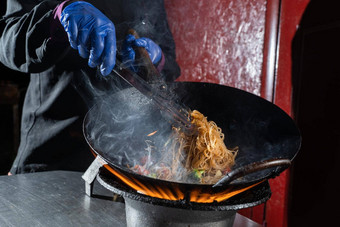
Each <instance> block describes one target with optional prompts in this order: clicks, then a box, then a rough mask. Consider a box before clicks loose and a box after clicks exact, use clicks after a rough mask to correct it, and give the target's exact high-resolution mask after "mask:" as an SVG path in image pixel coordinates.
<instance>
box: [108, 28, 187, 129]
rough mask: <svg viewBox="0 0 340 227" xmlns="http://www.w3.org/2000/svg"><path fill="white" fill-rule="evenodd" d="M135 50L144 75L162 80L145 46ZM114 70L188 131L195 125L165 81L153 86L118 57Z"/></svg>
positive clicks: (135, 34) (136, 35)
mask: <svg viewBox="0 0 340 227" xmlns="http://www.w3.org/2000/svg"><path fill="white" fill-rule="evenodd" d="M128 33H129V34H132V35H134V36H135V37H136V38H139V36H138V34H137V32H136V31H135V30H133V29H130V30H129V32H128ZM135 51H136V58H138V59H139V61H141V65H142V66H143V71H142V73H143V74H144V77H146V79H147V80H150V81H153V80H154V81H160V78H161V76H160V74H159V72H158V70H157V69H156V68H155V66H154V65H153V63H152V61H151V59H150V57H149V54H148V52H147V51H146V50H145V48H143V47H136V49H135ZM138 55H139V56H138ZM112 71H113V72H114V73H115V74H117V75H118V76H120V77H121V78H122V79H124V80H125V81H126V82H127V83H129V84H130V85H131V86H133V87H135V88H136V89H137V90H138V91H139V92H141V93H142V94H143V95H145V96H146V97H148V98H149V99H151V100H152V101H153V102H154V103H155V104H156V105H157V106H158V107H159V108H160V109H161V110H163V111H165V112H166V113H167V114H169V115H170V117H172V118H173V119H174V120H175V121H176V122H177V123H179V124H180V126H182V127H183V129H184V130H185V131H186V132H190V131H192V129H193V126H192V124H191V121H190V114H189V111H188V108H186V107H185V106H184V104H183V103H178V102H175V100H173V99H172V98H171V97H172V96H173V95H172V94H171V93H170V91H169V90H168V89H167V86H166V84H165V83H156V84H155V86H152V85H151V84H149V83H148V82H147V81H146V80H144V79H143V78H142V77H141V76H140V75H138V74H137V73H135V72H133V71H132V70H130V69H129V68H128V67H126V66H125V65H124V64H123V63H122V62H120V61H119V60H118V59H117V60H116V67H115V68H114V69H113V70H112Z"/></svg>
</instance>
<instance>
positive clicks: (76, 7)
mask: <svg viewBox="0 0 340 227" xmlns="http://www.w3.org/2000/svg"><path fill="white" fill-rule="evenodd" d="M60 22H61V24H62V25H63V27H64V29H65V31H66V33H67V35H68V38H69V41H70V45H71V47H72V48H74V49H76V50H78V52H79V54H80V56H81V57H83V58H88V59H89V60H88V65H89V66H90V67H92V68H94V67H96V66H98V65H100V72H101V73H102V75H104V76H106V75H108V74H109V73H110V72H111V71H112V69H113V67H114V66H115V64H116V34H115V26H114V24H113V23H112V22H111V21H110V20H109V19H108V18H107V17H106V16H105V15H104V14H103V13H102V12H100V11H99V10H98V9H97V8H95V7H94V6H93V5H91V4H90V3H88V2H82V1H79V2H74V3H71V4H70V5H68V6H66V7H65V9H64V10H63V11H62V13H61V17H60Z"/></svg>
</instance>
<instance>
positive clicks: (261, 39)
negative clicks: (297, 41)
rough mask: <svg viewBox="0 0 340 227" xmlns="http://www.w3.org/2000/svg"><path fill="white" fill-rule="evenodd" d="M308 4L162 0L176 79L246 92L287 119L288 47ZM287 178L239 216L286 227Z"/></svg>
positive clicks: (261, 0)
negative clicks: (176, 65)
mask: <svg viewBox="0 0 340 227" xmlns="http://www.w3.org/2000/svg"><path fill="white" fill-rule="evenodd" d="M308 2H309V1H308V0H281V1H279V0H268V1H266V0H243V1H238V0H214V1H206V0H186V1H181V0H165V5H166V8H167V12H168V19H169V25H170V28H171V30H172V32H173V35H174V39H175V42H176V53H177V60H178V63H179V65H180V67H181V70H182V74H181V76H180V78H179V80H180V81H204V82H211V83H218V84H223V85H228V86H232V87H236V88H239V89H242V90H246V91H248V92H251V93H253V94H256V95H259V96H262V97H264V98H266V99H268V100H269V101H272V102H274V103H275V104H276V105H278V106H280V107H281V108H282V109H283V110H285V111H286V112H287V113H288V114H290V115H292V109H291V103H292V99H291V93H292V84H291V72H290V67H291V62H290V61H291V58H290V48H291V47H290V45H291V40H292V37H293V35H294V33H295V31H296V26H297V24H298V22H299V20H300V17H301V15H302V13H303V10H304V8H305V7H306V5H307V3H308ZM289 175H290V174H289V171H285V172H284V173H283V174H281V175H280V176H279V177H277V178H275V179H274V180H270V185H271V190H272V193H273V194H272V197H271V198H270V200H269V201H268V202H267V203H266V205H264V204H262V205H260V206H257V207H255V208H251V209H245V210H241V211H240V213H242V214H243V215H246V216H247V217H250V218H251V219H253V220H254V221H256V222H258V223H263V222H266V223H267V226H280V227H281V226H287V210H288V193H289V190H288V189H289V182H290V180H289V177H290V176H289ZM264 219H265V220H264Z"/></svg>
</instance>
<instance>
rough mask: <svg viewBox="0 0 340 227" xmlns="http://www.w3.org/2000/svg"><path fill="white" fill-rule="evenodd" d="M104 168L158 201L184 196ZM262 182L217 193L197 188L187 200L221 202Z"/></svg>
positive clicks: (175, 188) (171, 189)
mask: <svg viewBox="0 0 340 227" xmlns="http://www.w3.org/2000/svg"><path fill="white" fill-rule="evenodd" d="M104 167H105V168H106V169H108V170H109V171H110V172H111V173H113V174H114V175H115V176H116V177H117V178H119V179H120V180H121V181H122V182H124V183H125V184H126V185H128V186H129V187H130V188H132V189H134V190H136V191H137V192H139V193H141V194H144V195H147V196H151V197H155V198H159V199H166V200H174V201H177V200H183V199H184V197H185V196H184V195H185V192H183V191H182V190H181V189H180V188H179V187H161V186H158V185H152V184H147V185H145V184H143V183H141V182H140V181H138V180H137V179H135V178H129V177H127V176H125V175H123V174H121V173H120V172H118V171H116V170H115V169H113V168H111V167H110V166H109V165H104ZM262 182H263V181H261V182H258V183H255V184H253V185H250V186H247V187H244V188H238V187H230V188H227V189H225V190H224V191H221V192H218V193H208V192H202V191H201V190H200V189H199V188H197V189H194V190H192V191H191V192H190V197H189V199H190V202H196V203H212V202H214V201H216V202H222V201H225V200H227V199H229V198H231V197H233V196H235V195H237V194H239V193H241V192H244V191H246V190H248V189H250V188H253V187H255V186H256V185H258V184H260V183H262Z"/></svg>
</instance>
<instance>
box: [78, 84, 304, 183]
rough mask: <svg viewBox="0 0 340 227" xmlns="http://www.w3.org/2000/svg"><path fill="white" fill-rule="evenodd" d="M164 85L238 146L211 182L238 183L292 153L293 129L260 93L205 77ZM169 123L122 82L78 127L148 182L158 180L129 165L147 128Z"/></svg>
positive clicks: (276, 166) (278, 166) (265, 174)
mask: <svg viewBox="0 0 340 227" xmlns="http://www.w3.org/2000/svg"><path fill="white" fill-rule="evenodd" d="M168 86H171V87H173V88H174V90H175V91H176V94H177V95H178V96H179V97H180V101H181V102H183V103H184V104H185V105H186V106H188V107H189V108H190V109H191V110H194V109H197V110H199V111H200V112H201V113H203V114H204V115H205V116H207V117H208V120H212V121H215V122H216V124H217V125H218V126H219V127H221V128H222V131H223V132H224V134H225V143H226V145H227V147H229V148H232V147H236V146H238V147H239V152H238V155H237V157H236V164H235V166H234V167H233V168H232V171H231V172H230V173H228V174H227V175H226V176H225V177H224V178H223V179H222V180H221V181H220V182H219V183H218V184H216V185H214V186H226V185H235V186H239V185H243V184H251V183H255V182H259V181H261V180H264V179H268V178H273V177H276V176H278V175H279V174H280V173H281V172H282V171H284V170H285V169H286V168H288V167H289V164H290V163H291V161H292V160H293V159H294V157H295V156H296V154H297V152H298V150H299V148H300V144H301V137H300V133H299V130H298V129H297V127H296V125H295V123H294V122H293V120H292V119H291V118H290V117H289V116H288V115H287V114H286V113H285V112H284V111H282V110H281V109H280V108H278V107H277V106H275V105H274V104H272V103H270V102H268V101H266V100H265V99H263V98H260V97H258V96H256V95H253V94H251V93H248V92H245V91H243V90H239V89H236V88H232V87H228V86H223V85H217V84H210V83H197V82H176V83H172V84H168ZM170 124H171V123H170V122H169V121H168V119H167V117H166V116H165V115H164V114H163V113H162V111H160V110H159V109H158V108H157V107H156V106H154V105H153V103H152V101H151V100H149V99H148V98H146V97H145V96H144V95H142V94H141V93H140V92H138V91H137V90H136V89H135V88H128V89H125V90H122V91H120V92H118V93H115V94H114V95H112V96H110V97H107V98H105V99H103V100H102V102H100V103H98V104H96V105H95V106H94V107H93V108H92V109H90V110H89V112H88V113H87V115H86V116H85V119H84V125H83V130H84V136H85V138H86V141H87V142H88V144H89V146H90V147H91V149H92V150H93V151H94V152H95V153H96V154H97V155H100V156H101V157H102V158H103V159H104V160H105V161H106V162H107V163H108V164H109V165H110V166H111V167H113V168H114V169H116V170H119V171H120V172H122V173H124V174H125V175H128V176H133V177H134V178H137V179H139V180H140V181H148V182H150V181H151V182H152V181H159V180H156V179H153V178H151V177H148V176H144V175H140V174H137V173H135V172H133V171H131V170H130V169H129V167H131V166H134V165H135V164H136V160H137V162H138V160H140V159H141V158H142V157H143V155H145V143H146V142H145V141H146V140H149V139H150V138H149V137H148V134H149V133H151V132H153V131H155V130H157V131H159V132H160V133H157V134H158V135H157V134H156V137H154V139H155V140H158V139H159V140H160V138H161V137H162V136H165V137H166V136H167V133H169V129H170V128H171V127H170ZM170 130H171V129H170ZM172 183H178V184H191V183H188V182H172ZM210 186H212V185H210Z"/></svg>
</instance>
